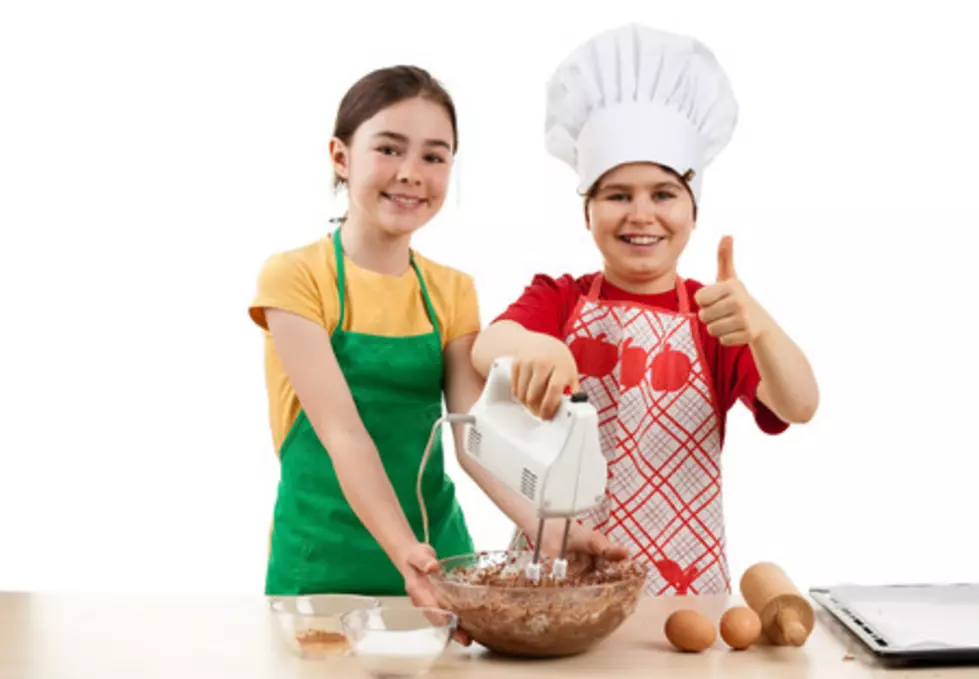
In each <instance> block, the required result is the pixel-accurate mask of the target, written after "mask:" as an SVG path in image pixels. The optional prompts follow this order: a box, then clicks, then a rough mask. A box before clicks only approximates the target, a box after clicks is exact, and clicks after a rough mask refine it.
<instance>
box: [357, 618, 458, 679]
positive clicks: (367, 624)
mask: <svg viewBox="0 0 979 679" xmlns="http://www.w3.org/2000/svg"><path fill="white" fill-rule="evenodd" d="M340 624H341V625H342V627H343V631H344V634H346V636H347V638H348V639H349V640H350V644H351V655H353V656H355V657H356V658H357V659H358V660H359V661H360V663H361V664H362V665H363V667H364V669H365V670H366V671H367V672H368V673H369V674H370V675H371V676H373V677H384V678H391V677H417V676H421V675H423V674H427V673H428V672H429V670H431V669H432V666H433V665H435V662H436V661H437V660H438V659H439V658H440V657H441V656H442V654H443V653H444V652H445V649H446V648H447V647H448V645H449V643H450V642H451V640H452V635H453V634H454V633H455V631H456V628H457V627H458V625H459V618H458V617H457V616H456V615H455V613H452V612H450V611H446V610H442V609H440V608H426V607H422V606H409V605H405V606H392V607H384V606H381V607H379V608H372V609H367V610H357V611H351V612H349V613H345V614H344V615H342V616H341V617H340Z"/></svg>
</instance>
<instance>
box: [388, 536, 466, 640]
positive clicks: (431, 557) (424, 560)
mask: <svg viewBox="0 0 979 679" xmlns="http://www.w3.org/2000/svg"><path fill="white" fill-rule="evenodd" d="M438 569H439V564H438V557H437V556H436V554H435V550H434V549H432V546H431V545H427V544H425V543H423V542H419V543H416V544H415V545H413V546H412V547H411V548H410V549H409V550H408V552H407V555H406V556H405V559H404V566H403V567H402V568H401V575H402V577H404V580H405V593H406V594H407V595H408V597H409V598H410V599H411V603H413V604H414V605H415V606H419V607H427V608H441V607H440V606H439V602H438V599H437V598H436V596H435V589H434V588H433V587H432V583H431V582H429V580H428V576H429V574H431V573H436V572H438ZM453 638H454V639H455V641H457V642H458V643H460V644H462V645H463V646H468V645H469V644H470V643H472V641H471V640H470V638H469V635H467V634H466V633H465V632H464V631H463V630H461V629H457V630H456V632H455V635H454V636H453Z"/></svg>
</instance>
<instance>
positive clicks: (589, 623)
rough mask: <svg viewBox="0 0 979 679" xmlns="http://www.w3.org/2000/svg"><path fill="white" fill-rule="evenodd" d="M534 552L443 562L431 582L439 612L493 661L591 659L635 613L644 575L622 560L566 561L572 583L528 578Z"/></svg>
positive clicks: (547, 568) (546, 573)
mask: <svg viewBox="0 0 979 679" xmlns="http://www.w3.org/2000/svg"><path fill="white" fill-rule="evenodd" d="M532 559H533V552H531V551H521V550H512V551H497V552H477V553H473V554H464V555H460V556H455V557H450V558H448V559H443V560H441V561H440V562H439V565H440V566H441V568H440V569H439V571H438V572H436V573H434V574H432V575H431V576H430V579H431V581H432V584H433V586H434V588H435V594H436V597H437V598H438V603H439V606H441V607H442V608H444V609H447V610H450V611H452V612H453V613H455V614H456V615H457V616H459V627H460V628H461V629H463V630H465V631H466V632H467V633H468V634H469V635H470V636H471V637H472V639H473V641H475V642H477V643H479V644H482V645H483V646H485V647H486V648H488V649H490V650H491V651H494V652H496V653H500V654H504V655H513V656H522V657H559V656H569V655H575V654H578V653H582V652H584V651H587V650H588V649H589V648H591V647H592V646H594V645H595V644H596V643H598V642H599V641H601V640H602V639H604V638H606V637H607V636H609V635H610V634H611V633H612V632H614V631H615V630H616V629H618V627H619V626H620V625H621V624H622V623H623V622H624V621H625V620H626V619H627V618H628V617H629V616H630V615H632V613H633V612H635V610H636V604H637V603H638V601H639V597H640V596H641V594H642V589H643V583H644V582H645V579H646V570H645V568H644V567H643V566H641V565H640V564H638V563H636V562H635V561H632V560H631V559H628V558H626V559H624V560H622V561H604V560H601V559H597V560H596V559H592V558H581V559H569V563H568V574H567V578H565V579H563V580H558V579H554V578H552V577H551V575H550V573H551V560H550V559H547V558H545V557H541V579H540V582H537V583H535V582H533V581H531V580H528V579H527V578H526V577H525V576H524V566H525V565H526V564H527V563H530V562H531V560H532Z"/></svg>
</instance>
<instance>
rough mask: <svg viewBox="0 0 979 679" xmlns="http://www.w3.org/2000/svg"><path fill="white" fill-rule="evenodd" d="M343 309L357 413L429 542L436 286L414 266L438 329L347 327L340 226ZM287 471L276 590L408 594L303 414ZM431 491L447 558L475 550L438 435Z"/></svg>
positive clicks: (269, 584)
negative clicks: (393, 332)
mask: <svg viewBox="0 0 979 679" xmlns="http://www.w3.org/2000/svg"><path fill="white" fill-rule="evenodd" d="M333 245H334V248H333V249H334V253H335V256H336V265H337V287H338V291H339V303H340V314H339V320H338V321H337V326H336V330H335V331H334V332H333V335H332V337H331V342H332V345H333V351H334V352H335V353H336V357H337V361H338V362H339V364H340V369H341V370H342V371H343V374H344V377H345V378H346V380H347V384H348V385H349V387H350V391H351V393H352V394H353V398H354V402H355V403H356V405H357V411H358V412H359V414H360V417H361V420H362V421H363V423H364V425H365V427H366V428H367V432H368V433H369V434H370V437H371V438H372V439H373V441H374V444H375V446H376V448H377V451H378V453H379V454H380V458H381V462H382V463H383V465H384V469H385V471H386V472H387V476H388V478H389V479H390V481H391V483H392V485H393V487H394V492H395V493H396V494H397V497H398V501H399V502H400V504H401V507H402V509H403V511H404V512H405V515H406V516H407V517H408V522H409V523H410V525H411V527H412V529H413V530H414V533H415V537H416V538H417V539H418V540H419V541H421V540H423V539H424V531H423V526H422V515H421V508H420V506H419V504H418V498H417V494H416V484H417V481H418V470H419V467H420V464H421V459H422V456H423V455H424V452H425V446H426V444H427V443H428V440H429V437H430V436H431V433H432V427H433V426H434V425H435V422H436V420H438V418H439V417H441V416H442V387H443V368H442V344H441V341H440V335H439V326H438V319H437V318H436V316H435V311H434V309H433V308H432V302H431V299H430V298H429V295H428V288H427V287H426V286H425V280H424V278H423V277H422V275H421V271H420V270H419V269H418V266H417V264H416V263H415V259H414V257H412V258H411V266H412V268H413V269H414V271H415V274H416V275H417V276H418V280H419V282H420V283H421V288H422V294H423V296H424V301H425V307H426V309H427V311H428V316H429V319H430V320H431V322H432V326H433V330H432V332H431V333H428V334H424V335H415V336H410V337H383V336H377V335H366V334H362V333H356V332H346V331H344V330H343V319H344V312H345V306H346V299H345V298H346V295H345V280H344V256H343V250H342V246H341V243H340V229H337V230H336V231H335V232H334V234H333ZM279 459H280V466H281V478H280V481H279V487H278V495H277V498H276V503H275V513H274V518H273V524H272V537H271V549H270V554H269V562H268V570H267V573H266V581H265V591H266V594H268V595H302V594H317V593H358V594H368V595H375V596H404V594H405V589H404V579H403V577H402V575H401V573H400V571H399V570H398V569H397V567H396V566H395V565H394V564H393V563H391V561H390V559H389V558H388V556H387V554H386V553H385V552H384V550H383V549H382V548H381V546H380V544H378V542H377V540H376V539H375V538H374V537H373V536H372V535H371V533H370V532H369V531H368V530H367V529H366V528H365V527H364V525H363V524H362V523H361V522H360V519H358V518H357V515H356V514H355V513H354V511H353V509H351V508H350V505H349V504H347V501H346V499H345V498H344V496H343V493H342V491H341V490H340V483H339V481H338V480H337V475H336V470H335V469H334V467H333V463H332V461H331V459H330V456H329V454H328V453H327V451H326V449H325V448H324V447H323V445H322V443H321V442H320V440H319V437H317V435H316V432H315V431H314V430H313V427H312V425H310V423H309V419H308V418H307V417H306V413H305V411H301V412H300V413H299V416H298V417H297V418H296V421H295V423H294V424H293V426H292V428H291V429H290V431H289V433H288V434H287V435H286V438H285V440H284V441H283V443H282V448H281V450H280V451H279ZM422 496H423V497H424V498H425V508H426V511H427V512H428V521H429V541H430V544H431V545H432V547H433V548H434V549H435V552H436V554H438V556H439V558H445V557H449V556H454V555H456V554H465V553H468V552H472V551H473V545H472V540H471V538H470V535H469V531H468V528H467V526H466V521H465V517H464V516H463V513H462V509H461V507H460V506H459V503H458V501H457V499H456V495H455V486H454V484H453V483H452V481H451V480H450V479H449V477H448V476H447V475H446V473H445V467H444V460H443V453H442V439H441V436H438V435H437V436H436V437H435V440H434V443H433V448H432V451H431V453H430V454H429V458H428V461H427V463H426V466H425V476H424V480H423V482H422Z"/></svg>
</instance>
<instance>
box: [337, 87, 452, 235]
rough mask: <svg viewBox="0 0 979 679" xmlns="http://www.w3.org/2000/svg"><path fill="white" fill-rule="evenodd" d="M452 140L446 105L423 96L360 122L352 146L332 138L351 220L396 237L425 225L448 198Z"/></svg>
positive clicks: (387, 108)
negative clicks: (348, 203)
mask: <svg viewBox="0 0 979 679" xmlns="http://www.w3.org/2000/svg"><path fill="white" fill-rule="evenodd" d="M453 139H454V135H453V124H452V120H451V119H450V118H449V115H448V113H447V112H446V110H445V108H444V106H442V105H441V104H438V103H435V102H432V101H430V100H428V99H426V98H422V97H412V98H410V99H405V100H403V101H400V102H398V103H396V104H393V105H391V106H388V107H386V108H383V109H381V110H380V111H379V112H378V113H376V114H375V115H374V116H372V117H371V118H368V119H367V120H365V121H364V122H363V123H361V125H360V126H359V127H358V128H357V130H356V132H355V133H354V135H353V138H352V139H351V141H350V144H349V145H346V144H344V143H343V142H341V141H340V140H339V139H333V140H332V141H331V153H332V155H333V163H334V168H335V170H336V173H337V176H338V177H340V178H341V179H342V180H344V181H345V182H346V184H347V187H348V192H349V199H350V217H351V219H356V220H357V221H358V222H359V223H362V224H365V225H368V226H371V227H374V228H376V229H379V230H380V231H381V232H382V233H384V234H385V235H387V236H389V237H395V238H397V237H403V236H408V235H410V234H411V233H412V232H414V231H416V230H417V229H419V228H421V227H422V226H424V225H425V223H426V222H428V221H429V220H430V219H431V218H432V217H434V216H435V215H436V214H437V213H438V211H439V209H441V207H442V204H443V202H444V201H445V195H446V192H447V190H448V186H449V176H450V172H451V168H452V158H453V156H452V151H453V149H452V142H453Z"/></svg>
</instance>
